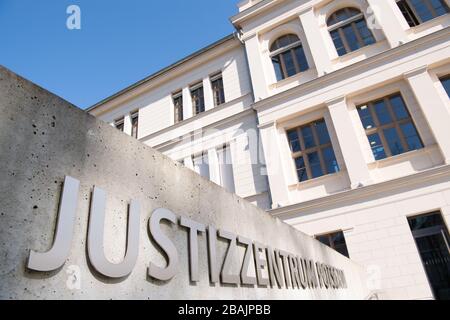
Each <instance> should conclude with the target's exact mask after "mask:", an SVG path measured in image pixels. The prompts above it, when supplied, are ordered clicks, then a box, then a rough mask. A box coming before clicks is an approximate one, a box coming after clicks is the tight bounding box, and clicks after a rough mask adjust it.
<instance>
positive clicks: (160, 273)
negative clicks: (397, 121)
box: [148, 208, 178, 281]
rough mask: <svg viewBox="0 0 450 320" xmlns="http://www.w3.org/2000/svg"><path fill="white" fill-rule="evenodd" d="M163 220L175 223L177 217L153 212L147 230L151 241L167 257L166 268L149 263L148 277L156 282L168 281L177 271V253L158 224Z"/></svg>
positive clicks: (165, 212)
mask: <svg viewBox="0 0 450 320" xmlns="http://www.w3.org/2000/svg"><path fill="white" fill-rule="evenodd" d="M163 219H165V220H168V221H170V222H172V223H177V216H176V215H175V214H174V213H173V212H172V211H170V210H167V209H161V208H160V209H156V210H155V211H153V214H152V216H151V218H150V220H149V228H150V234H151V235H152V237H153V239H154V240H155V242H156V243H157V244H158V245H159V246H160V247H161V249H162V250H163V251H164V252H165V254H166V255H167V266H166V267H165V268H160V267H158V266H156V265H155V264H153V263H152V262H150V265H149V267H148V275H149V276H150V277H152V278H154V279H157V280H161V281H168V280H170V279H172V278H173V277H174V276H175V274H176V273H177V271H178V251H177V248H176V247H175V245H174V244H173V242H172V241H170V239H169V238H168V237H167V236H166V235H165V234H164V233H163V232H162V230H161V227H160V222H161V220H163Z"/></svg>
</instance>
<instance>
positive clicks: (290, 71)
mask: <svg viewBox="0 0 450 320" xmlns="http://www.w3.org/2000/svg"><path fill="white" fill-rule="evenodd" d="M281 59H283V62H284V67H285V69H286V75H287V76H288V77H291V76H293V75H294V74H296V73H297V71H296V70H295V64H294V59H293V56H292V51H291V50H289V51H288V52H284V53H282V54H281Z"/></svg>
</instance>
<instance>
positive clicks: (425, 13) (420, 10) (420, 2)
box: [410, 0, 433, 22]
mask: <svg viewBox="0 0 450 320" xmlns="http://www.w3.org/2000/svg"><path fill="white" fill-rule="evenodd" d="M410 2H411V4H412V5H413V6H414V8H415V9H416V12H417V14H418V15H419V17H420V19H421V20H422V22H425V21H428V20H431V19H433V14H432V13H431V11H430V10H429V9H428V7H427V5H426V4H425V1H424V0H410Z"/></svg>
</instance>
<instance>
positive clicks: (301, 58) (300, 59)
mask: <svg viewBox="0 0 450 320" xmlns="http://www.w3.org/2000/svg"><path fill="white" fill-rule="evenodd" d="M294 52H295V57H296V59H297V64H298V66H299V67H300V71H306V70H308V69H309V66H308V61H307V60H306V56H305V52H304V51H303V47H302V46H299V47H297V48H295V49H294Z"/></svg>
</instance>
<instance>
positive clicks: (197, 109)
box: [189, 82, 206, 116]
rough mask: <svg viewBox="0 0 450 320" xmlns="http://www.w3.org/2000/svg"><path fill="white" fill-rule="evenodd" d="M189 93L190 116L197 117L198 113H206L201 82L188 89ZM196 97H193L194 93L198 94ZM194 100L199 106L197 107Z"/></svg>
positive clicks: (203, 89)
mask: <svg viewBox="0 0 450 320" xmlns="http://www.w3.org/2000/svg"><path fill="white" fill-rule="evenodd" d="M189 91H190V93H191V101H192V114H193V115H194V116H196V115H199V114H200V113H203V112H205V111H206V105H205V88H204V87H203V82H199V83H197V84H195V85H193V86H191V87H190V88H189ZM200 91H201V95H200V94H199V95H198V96H195V92H200ZM196 100H198V101H199V103H200V102H201V104H200V105H199V106H197V103H196Z"/></svg>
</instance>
